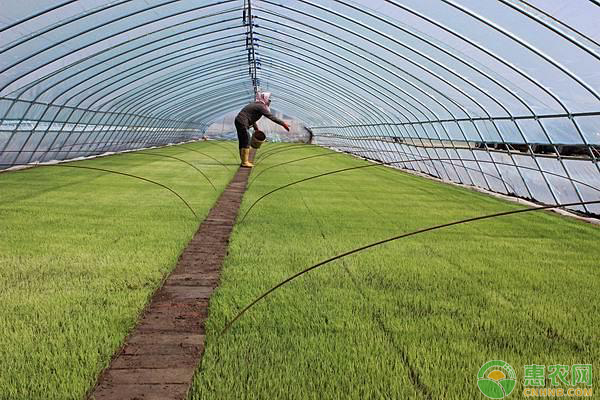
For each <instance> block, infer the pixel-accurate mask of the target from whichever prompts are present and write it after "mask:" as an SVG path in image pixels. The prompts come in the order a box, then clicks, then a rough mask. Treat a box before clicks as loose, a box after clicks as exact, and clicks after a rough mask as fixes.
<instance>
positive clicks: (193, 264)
mask: <svg viewBox="0 0 600 400" xmlns="http://www.w3.org/2000/svg"><path fill="white" fill-rule="evenodd" d="M252 153H254V151H253V152H252ZM251 156H252V157H253V156H254V154H252V155H251ZM249 174H250V169H249V168H239V169H238V171H237V173H236V174H235V176H234V177H233V179H232V180H231V182H230V183H229V185H228V186H227V188H226V189H225V191H224V192H223V193H222V194H221V197H220V198H219V199H218V200H217V203H216V204H215V206H214V207H213V208H212V210H211V211H210V212H209V214H208V216H207V217H206V219H205V220H204V222H202V224H201V225H200V228H199V229H198V231H197V232H196V234H195V235H194V237H193V238H192V240H191V241H190V242H189V243H188V245H187V247H186V248H185V250H184V251H183V253H182V254H181V256H180V257H179V261H178V262H177V266H176V267H175V269H174V270H173V272H172V273H171V275H170V276H169V277H168V278H167V279H166V281H165V283H164V285H163V286H162V287H161V288H160V289H158V290H157V291H156V293H155V294H154V296H153V298H152V300H151V301H150V304H149V305H148V306H147V307H146V310H145V311H144V314H143V317H142V318H141V319H140V320H139V321H138V324H137V326H136V327H135V328H134V330H133V331H132V332H131V333H130V334H129V336H128V338H127V340H126V342H125V345H124V346H123V348H122V349H121V350H120V352H119V353H118V354H117V355H116V356H115V357H114V358H113V360H112V362H111V364H110V366H109V367H108V368H107V369H106V370H104V371H103V372H102V374H101V375H100V377H99V379H98V384H97V386H96V387H95V388H94V390H93V391H92V392H91V394H90V397H89V398H90V399H96V400H106V399H111V400H115V399H119V400H121V399H145V400H146V399H151V400H155V399H156V400H159V399H160V400H168V399H184V398H185V397H186V395H187V391H188V389H189V387H190V385H191V384H192V379H193V377H194V372H195V371H196V367H197V365H198V363H199V362H200V359H201V357H202V353H203V351H204V320H205V319H206V317H207V313H208V302H209V299H210V296H211V294H212V292H213V291H214V289H215V288H216V287H217V285H218V282H219V274H220V270H221V266H222V264H223V259H224V258H225V255H226V253H227V246H228V242H229V235H230V233H231V230H232V228H233V224H234V222H235V218H236V216H237V213H238V210H239V206H240V203H241V200H242V196H243V194H244V192H245V190H246V185H247V183H248V176H249Z"/></svg>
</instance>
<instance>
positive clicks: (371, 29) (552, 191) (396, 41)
mask: <svg viewBox="0 0 600 400" xmlns="http://www.w3.org/2000/svg"><path fill="white" fill-rule="evenodd" d="M300 1H302V2H303V3H305V4H308V5H311V6H314V4H313V3H311V2H308V1H304V0H300ZM336 1H337V2H340V1H338V0H336ZM265 3H269V1H267V0H265ZM341 3H342V4H346V3H344V2H341ZM270 4H273V3H270ZM346 5H347V4H346ZM280 7H283V8H285V9H287V10H289V11H296V10H293V9H291V8H289V7H284V6H280ZM315 7H316V8H319V9H322V10H325V11H327V12H330V13H331V14H333V15H336V16H338V17H341V18H343V19H346V20H349V21H350V22H352V23H356V24H357V25H359V26H361V27H363V28H365V29H368V30H370V31H372V32H374V33H376V34H378V35H381V36H385V37H387V38H388V39H390V40H392V41H393V42H395V43H397V44H399V45H401V46H403V47H406V46H405V45H404V44H402V43H400V42H399V41H398V40H396V39H394V38H392V37H390V36H389V35H385V34H382V33H381V32H379V31H377V30H374V29H373V28H372V27H370V26H367V25H365V24H362V23H361V22H358V21H356V20H353V19H348V18H347V17H345V16H344V15H343V14H340V13H337V12H334V11H331V10H329V9H327V8H324V7H321V6H315ZM353 8H354V9H357V8H356V7H353ZM357 10H358V9H357ZM359 11H361V12H363V13H365V12H364V11H363V10H359ZM303 14H304V15H305V16H310V17H311V18H315V19H317V20H321V21H323V22H325V21H324V20H323V19H320V18H318V17H315V16H313V15H308V14H306V13H303ZM367 14H368V15H372V14H370V13H367ZM378 18H379V17H378ZM379 19H380V20H381V18H379ZM384 22H386V23H388V24H389V21H384ZM333 25H335V26H336V27H337V28H338V29H341V30H344V31H346V32H348V33H350V34H354V35H356V36H359V37H361V38H362V39H363V40H367V41H369V42H370V43H372V44H375V45H377V46H379V47H381V48H383V49H384V50H387V51H390V52H392V53H393V54H395V55H399V54H398V53H396V52H394V51H392V50H390V49H387V48H385V47H383V46H381V45H379V44H378V43H376V42H374V41H373V40H372V39H370V38H366V37H364V36H362V35H357V34H355V33H354V32H352V31H350V30H348V29H346V28H344V27H341V26H339V25H336V24H333ZM403 31H404V30H403ZM321 33H323V32H322V31H321ZM407 33H408V32H407ZM410 34H411V35H413V36H414V33H410ZM418 38H419V39H420V40H421V41H425V42H426V43H427V44H429V45H433V44H432V43H431V42H430V41H427V40H424V39H423V38H422V37H418ZM338 40H339V39H338ZM409 49H410V50H411V51H413V52H415V53H416V54H419V55H420V56H422V57H425V58H427V59H429V60H430V61H433V60H431V59H430V58H429V57H428V56H426V55H424V54H422V52H420V51H418V50H415V49H414V48H409ZM444 52H446V53H447V51H446V50H445V49H444ZM399 56H401V55H399ZM453 57H454V58H456V56H453ZM402 58H403V59H405V60H407V58H406V57H403V56H402ZM409 62H410V61H409ZM433 62H435V63H436V64H438V65H439V66H441V67H442V68H443V69H446V70H449V69H448V68H447V67H445V66H442V65H440V64H439V63H437V62H436V61H433ZM461 62H462V63H464V61H462V60H461ZM412 63H414V62H412ZM470 67H471V68H472V69H475V68H474V67H473V66H470ZM475 70H476V71H478V72H479V73H482V72H481V71H480V70H478V69H475ZM449 72H451V73H454V72H453V71H451V70H449ZM484 76H486V75H484ZM486 77H487V76H486ZM463 80H464V79H463ZM464 81H465V82H466V83H468V84H471V85H472V86H474V87H476V86H475V85H474V84H472V83H470V82H469V81H467V80H464ZM493 82H494V83H496V84H499V83H498V82H496V81H495V80H494V81H493ZM499 85H500V84H499ZM500 87H502V88H503V89H504V90H507V91H508V89H507V88H505V87H504V86H503V85H500ZM459 91H460V90H459ZM486 95H487V93H486ZM488 96H489V95H488ZM490 98H491V97H490ZM491 99H492V100H493V101H495V102H497V100H496V99H494V98H491ZM471 100H472V99H471ZM519 100H520V99H519ZM497 103H498V102H497ZM475 104H477V102H476V101H475ZM498 104H500V103H498ZM479 107H480V108H482V109H484V111H485V108H483V107H482V106H479ZM502 108H503V109H505V110H506V111H507V112H508V110H507V109H506V108H505V107H502ZM528 108H529V107H528ZM464 112H465V113H466V115H469V113H468V112H466V111H464ZM486 113H487V112H486ZM508 114H509V115H511V114H510V112H508ZM451 115H452V114H451ZM488 115H489V114H488ZM492 122H493V121H492ZM442 126H443V125H442ZM473 126H474V127H475V130H476V132H478V135H479V136H480V137H481V139H482V141H483V138H482V136H481V133H480V132H479V128H478V127H477V125H476V124H474V123H473ZM515 126H516V128H517V131H518V132H519V133H520V134H521V136H522V137H523V140H524V143H527V140H526V139H525V137H524V135H523V133H522V131H521V129H520V127H519V126H518V125H517V124H516V123H515ZM458 127H459V129H460V130H461V133H462V134H463V136H464V132H462V128H461V127H460V125H458ZM494 127H495V129H496V131H497V133H498V135H499V136H500V137H501V139H502V141H503V142H504V143H506V142H505V140H504V138H503V137H502V135H501V133H500V131H499V130H498V128H497V126H496V124H495V123H494ZM448 136H449V135H448ZM450 140H451V139H450ZM465 141H467V140H466V138H465ZM531 154H533V152H531ZM489 157H490V159H493V158H492V157H491V155H489ZM473 158H474V159H476V157H475V156H474V154H473ZM511 158H512V155H511ZM536 162H537V160H536ZM515 165H516V163H515ZM496 169H497V170H498V168H496ZM498 173H500V172H499V170H498ZM521 178H522V177H521ZM471 179H472V178H471ZM522 179H523V178H522ZM484 180H485V178H484ZM545 183H546V185H547V187H548V189H549V190H550V193H551V194H552V196H553V198H554V199H555V201H556V202H557V204H558V203H559V201H558V198H557V196H556V195H555V193H554V190H553V188H552V186H551V185H550V184H549V182H547V181H546V182H545ZM486 184H487V185H488V188H490V189H491V186H490V185H489V183H488V182H487V181H486ZM527 189H528V191H530V189H529V187H527ZM574 189H575V191H576V193H577V187H576V186H574ZM577 194H578V195H579V193H577Z"/></svg>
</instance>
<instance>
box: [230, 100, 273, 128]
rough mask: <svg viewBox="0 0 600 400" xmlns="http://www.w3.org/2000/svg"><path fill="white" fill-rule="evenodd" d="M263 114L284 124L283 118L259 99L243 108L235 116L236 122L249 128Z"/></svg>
mask: <svg viewBox="0 0 600 400" xmlns="http://www.w3.org/2000/svg"><path fill="white" fill-rule="evenodd" d="M263 116H264V117H267V118H269V119H270V120H271V121H273V122H275V123H276V124H279V125H283V121H282V120H280V119H279V118H277V117H275V116H274V115H273V114H271V112H270V111H269V109H268V108H267V106H265V105H264V104H263V103H260V102H258V101H255V102H252V103H250V104H248V105H247V106H246V107H244V108H242V111H240V112H239V114H238V115H237V117H235V122H236V123H237V124H240V125H243V126H244V127H246V129H247V128H249V127H250V126H252V124H255V123H256V121H258V120H259V119H260V118H261V117H263Z"/></svg>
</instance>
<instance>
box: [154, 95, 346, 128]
mask: <svg viewBox="0 0 600 400" xmlns="http://www.w3.org/2000/svg"><path fill="white" fill-rule="evenodd" d="M225 96H226V97H227V98H228V99H232V100H230V101H234V102H236V101H237V100H238V99H239V95H238V92H237V91H236V90H232V91H229V92H227V93H225ZM278 97H279V98H282V99H289V97H287V96H285V95H278ZM206 103H210V100H207V101H206ZM236 103H237V102H236ZM190 104H191V106H190ZM202 104H203V103H201V102H198V101H196V100H195V99H191V100H190V101H189V103H188V104H185V105H183V106H179V108H181V107H184V109H171V110H165V111H164V112H165V113H173V112H176V113H181V114H182V115H185V116H186V117H187V118H194V115H196V114H197V113H198V112H200V113H208V112H211V111H212V110H217V112H218V109H219V105H218V104H217V105H213V106H212V107H204V108H203V107H202ZM240 104H241V105H245V104H247V101H245V102H243V103H240ZM306 104H308V103H306ZM196 109H201V111H196ZM311 109H313V110H314V111H315V112H319V113H321V114H323V115H326V116H328V117H329V118H330V119H331V120H333V121H335V120H336V119H337V120H341V119H339V118H335V115H336V114H330V113H328V112H324V111H323V110H318V109H316V108H315V107H314V105H313V106H312V108H311ZM338 109H339V110H340V112H345V111H344V110H343V109H342V108H338Z"/></svg>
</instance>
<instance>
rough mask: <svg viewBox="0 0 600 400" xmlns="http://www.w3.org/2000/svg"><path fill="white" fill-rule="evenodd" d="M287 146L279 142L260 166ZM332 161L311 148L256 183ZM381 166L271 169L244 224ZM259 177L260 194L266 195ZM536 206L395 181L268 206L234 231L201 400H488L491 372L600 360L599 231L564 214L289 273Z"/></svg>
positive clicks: (396, 176)
mask: <svg viewBox="0 0 600 400" xmlns="http://www.w3.org/2000/svg"><path fill="white" fill-rule="evenodd" d="M284 146H288V145H278V144H269V145H266V146H264V147H263V148H262V149H261V150H260V152H259V156H260V153H261V152H262V153H263V155H264V154H267V153H266V152H267V151H272V150H274V149H277V148H280V149H284ZM326 151H327V150H324V149H322V148H316V147H310V146H298V148H297V149H294V150H286V151H282V152H281V153H280V154H276V153H272V155H271V156H269V157H268V158H267V157H264V158H263V162H261V163H259V164H258V165H257V166H256V167H255V168H254V169H253V171H252V176H256V175H257V174H258V173H260V172H261V170H264V169H266V168H268V167H270V166H273V165H275V164H278V163H281V162H283V161H286V160H292V159H295V158H301V157H307V156H310V155H316V154H317V153H323V152H326ZM364 163H366V162H365V161H362V160H359V159H356V158H353V157H350V156H347V155H334V156H327V157H317V158H312V159H306V160H303V161H299V162H296V163H292V164H288V165H283V166H279V167H276V168H272V169H270V170H268V171H266V172H265V173H264V174H262V175H261V176H260V177H259V178H258V179H256V181H254V182H253V183H252V185H251V186H250V187H249V189H248V191H247V192H246V194H245V196H244V200H243V203H242V208H241V211H240V215H243V213H244V211H245V210H247V209H248V208H249V207H250V205H251V204H252V203H253V202H254V200H256V199H257V198H258V197H260V196H261V195H262V194H264V193H266V192H268V191H270V190H272V189H274V188H276V187H278V186H282V185H285V184H288V183H290V182H292V181H295V180H299V179H302V178H306V177H308V176H311V175H316V174H319V173H323V172H326V171H330V170H335V169H340V168H346V167H351V166H356V165H361V164H364ZM252 176H251V178H250V181H252ZM520 208H522V206H520V205H517V204H514V203H510V202H507V201H503V200H501V199H497V198H494V197H490V196H486V195H484V194H481V193H478V192H475V191H471V190H468V189H464V188H460V187H457V186H452V185H445V184H441V183H438V182H434V181H431V180H428V179H425V178H421V177H417V176H414V175H411V174H407V173H403V172H401V171H398V170H392V169H390V168H386V167H372V168H365V169H358V170H354V171H347V172H343V173H340V174H335V175H329V176H325V177H322V178H319V179H315V180H311V181H307V182H304V183H302V184H299V185H295V186H291V187H289V188H287V189H284V190H280V191H278V192H276V193H274V194H272V195H270V196H268V197H267V198H265V199H263V200H262V201H261V202H260V203H259V205H257V206H256V207H255V208H254V209H253V210H252V211H251V212H250V213H249V214H248V216H247V218H246V220H245V221H244V222H243V223H239V220H238V224H237V225H236V226H235V228H234V231H233V234H232V237H231V241H230V249H229V254H228V256H227V258H226V260H225V264H224V268H223V271H222V275H221V282H220V285H219V288H218V290H217V291H216V292H215V294H214V295H213V297H212V299H211V303H210V308H209V318H208V320H207V323H206V331H207V340H206V350H205V354H204V356H203V360H202V364H201V366H200V368H199V369H198V371H197V374H196V379H195V383H194V386H193V388H192V391H191V394H190V398H192V399H263V398H269V399H323V398H327V399H335V398H340V399H341V398H343V399H365V398H398V399H400V398H402V399H404V398H411V399H413V398H415V399H418V398H433V399H465V398H483V395H482V394H481V393H480V392H479V389H478V388H477V378H476V376H477V372H478V370H479V368H480V367H481V366H482V365H483V364H484V363H485V362H487V361H489V360H496V359H499V360H504V361H506V362H508V363H509V364H511V365H512V366H513V367H515V368H516V369H517V373H518V374H520V377H521V379H519V380H518V382H517V387H516V389H515V391H516V392H515V394H514V395H515V398H519V397H520V396H519V391H521V393H522V389H523V387H522V383H523V380H522V377H523V366H524V365H530V364H538V365H549V364H557V363H561V364H568V365H571V364H591V363H593V362H594V361H597V360H598V359H600V347H599V345H598V343H600V340H599V339H600V338H599V336H598V332H600V319H599V317H598V308H597V304H598V303H599V300H600V298H599V297H600V295H599V293H600V268H599V266H600V264H599V261H598V260H600V246H598V243H599V239H600V231H599V230H598V228H597V227H595V226H593V225H590V224H586V223H583V222H580V221H577V220H573V219H570V218H567V217H563V216H560V215H556V214H553V213H549V212H532V213H522V214H515V215H511V216H506V217H499V218H495V219H490V220H483V221H478V222H473V223H470V224H464V225H458V226H453V227H450V228H447V229H441V230H437V231H433V232H428V233H424V234H421V235H417V236H414V237H409V238H406V239H402V240H399V241H395V242H391V243H388V244H385V245H382V246H379V247H376V248H372V249H370V250H367V251H364V252H361V253H358V254H355V255H352V256H349V257H346V258H343V259H340V260H338V261H335V262H333V263H331V264H327V265H325V266H323V267H321V268H319V269H317V270H314V271H312V272H311V273H308V274H306V275H303V276H302V277H300V278H298V279H296V280H295V281H292V282H291V283H289V284H288V285H286V286H284V287H282V288H281V289H279V290H278V291H276V292H274V293H273V294H272V295H270V296H269V297H267V298H266V299H265V300H263V301H261V302H260V303H258V304H257V305H256V306H255V307H254V308H252V309H251V310H250V311H249V312H248V313H247V314H245V315H244V316H243V317H242V318H241V319H240V320H239V321H238V322H237V323H236V324H235V325H233V326H232V328H231V329H230V330H229V331H228V332H227V333H226V334H225V335H223V336H220V332H221V330H222V329H223V327H224V326H225V324H226V323H227V321H229V320H230V319H231V318H233V317H234V315H235V314H236V313H237V312H238V311H239V310H240V309H241V308H242V307H244V306H245V305H246V304H248V303H249V302H251V301H252V300H254V299H255V298H256V297H258V296H259V295H260V294H261V293H262V292H264V291H266V290H267V289H269V288H270V287H272V286H274V285H276V284H277V283H279V282H280V281H282V280H284V279H285V278H287V277H289V276H290V275H292V274H294V273H296V272H298V271H300V270H302V269H304V268H305V267H308V266H310V265H313V264H316V263H317V262H319V261H321V260H324V259H326V258H329V257H331V256H333V255H335V254H338V253H341V252H344V251H347V250H351V249H353V248H356V247H359V246H362V245H365V244H368V243H371V242H375V241H377V240H382V239H385V238H388V237H391V236H395V235H398V234H401V233H404V232H410V231H412V230H417V229H421V228H426V227H429V226H432V225H437V224H442V223H446V222H451V221H455V220H459V219H463V218H469V217H474V216H479V215H484V214H491V213H495V212H501V211H507V210H516V209H520Z"/></svg>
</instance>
